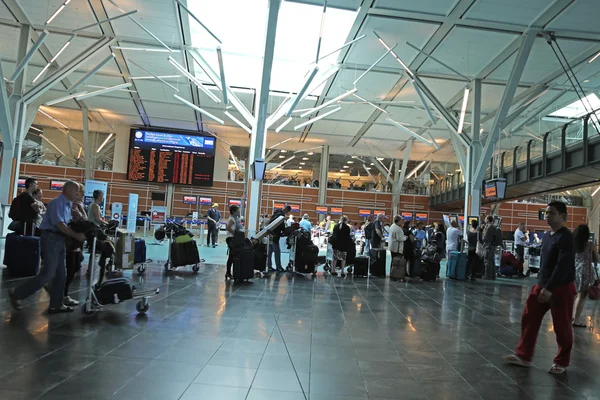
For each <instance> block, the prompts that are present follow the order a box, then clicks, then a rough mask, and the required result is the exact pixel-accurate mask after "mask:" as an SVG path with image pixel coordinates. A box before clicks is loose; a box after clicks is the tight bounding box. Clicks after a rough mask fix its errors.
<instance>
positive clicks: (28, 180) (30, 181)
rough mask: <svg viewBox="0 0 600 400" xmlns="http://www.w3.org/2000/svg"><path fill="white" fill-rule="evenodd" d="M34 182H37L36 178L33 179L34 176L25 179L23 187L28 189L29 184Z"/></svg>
mask: <svg viewBox="0 0 600 400" xmlns="http://www.w3.org/2000/svg"><path fill="white" fill-rule="evenodd" d="M34 183H37V179H35V178H27V179H25V189H29V186H31V185H33V184H34Z"/></svg>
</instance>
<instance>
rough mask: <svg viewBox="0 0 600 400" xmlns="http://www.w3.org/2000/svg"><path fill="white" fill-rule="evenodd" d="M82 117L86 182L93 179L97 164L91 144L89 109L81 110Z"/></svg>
mask: <svg viewBox="0 0 600 400" xmlns="http://www.w3.org/2000/svg"><path fill="white" fill-rule="evenodd" d="M81 116H82V118H83V154H84V161H85V164H84V165H85V180H86V181H87V180H88V179H93V178H94V177H93V175H92V174H93V168H94V166H93V165H92V164H95V162H94V161H95V156H94V155H93V153H92V148H91V143H90V129H89V111H88V109H87V108H82V109H81Z"/></svg>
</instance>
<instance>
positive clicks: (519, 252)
mask: <svg viewBox="0 0 600 400" xmlns="http://www.w3.org/2000/svg"><path fill="white" fill-rule="evenodd" d="M516 253H517V258H518V259H519V262H520V263H521V264H523V263H524V262H525V247H523V246H521V245H519V244H518V245H517V246H516Z"/></svg>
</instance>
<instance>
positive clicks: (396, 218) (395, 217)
mask: <svg viewBox="0 0 600 400" xmlns="http://www.w3.org/2000/svg"><path fill="white" fill-rule="evenodd" d="M401 219H402V217H400V216H399V215H396V216H394V223H395V224H397V223H398V222H400V220H401Z"/></svg>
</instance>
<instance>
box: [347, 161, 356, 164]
mask: <svg viewBox="0 0 600 400" xmlns="http://www.w3.org/2000/svg"><path fill="white" fill-rule="evenodd" d="M346 164H354V161H346Z"/></svg>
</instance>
